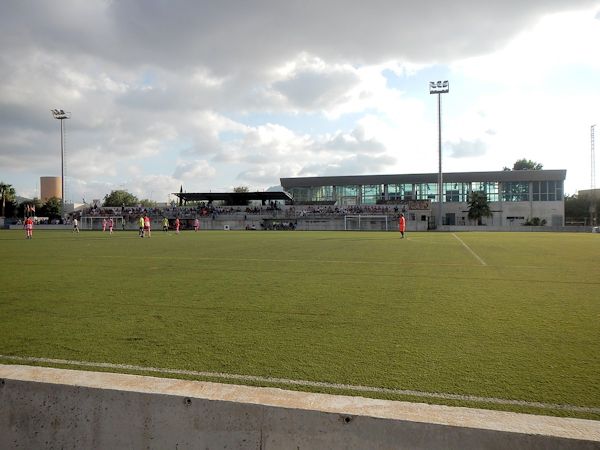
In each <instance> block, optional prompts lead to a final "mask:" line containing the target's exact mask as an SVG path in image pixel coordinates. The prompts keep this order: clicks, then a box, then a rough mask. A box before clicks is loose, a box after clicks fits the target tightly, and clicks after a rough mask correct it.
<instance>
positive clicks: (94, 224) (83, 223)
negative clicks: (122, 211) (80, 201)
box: [79, 216, 124, 230]
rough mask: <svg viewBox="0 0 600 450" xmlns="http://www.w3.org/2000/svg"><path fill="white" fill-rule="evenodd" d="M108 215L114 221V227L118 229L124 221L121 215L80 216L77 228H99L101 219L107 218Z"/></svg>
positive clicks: (100, 227)
mask: <svg viewBox="0 0 600 450" xmlns="http://www.w3.org/2000/svg"><path fill="white" fill-rule="evenodd" d="M110 217H112V219H113V221H114V229H115V230H120V229H121V228H122V227H123V223H124V219H123V216H82V217H81V220H80V221H79V228H80V229H81V230H101V229H102V221H103V220H104V219H106V220H108V219H109V218H110ZM107 229H108V228H107Z"/></svg>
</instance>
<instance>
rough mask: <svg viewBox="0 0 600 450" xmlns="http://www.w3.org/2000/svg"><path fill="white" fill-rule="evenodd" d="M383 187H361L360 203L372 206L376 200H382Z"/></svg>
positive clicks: (379, 185) (378, 185) (372, 185)
mask: <svg viewBox="0 0 600 450" xmlns="http://www.w3.org/2000/svg"><path fill="white" fill-rule="evenodd" d="M382 193H383V185H382V184H366V185H364V186H363V187H362V200H361V203H365V204H367V205H374V204H375V203H377V200H380V199H382V198H383V196H382Z"/></svg>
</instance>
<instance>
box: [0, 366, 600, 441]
mask: <svg viewBox="0 0 600 450" xmlns="http://www.w3.org/2000/svg"><path fill="white" fill-rule="evenodd" d="M0 448H2V449H9V448H10V449H13V448H25V449H30V448H86V449H96V448H97V449H108V448H110V449H121V448H122V449H138V448H157V449H185V448H203V449H204V448H211V449H212V448H228V449H238V448H239V449H246V448H247V449H278V450H279V449H452V448H455V449H506V448H510V449H511V450H517V449H554V448H556V449H599V448H600V422H597V421H593V420H581V419H567V418H557V417H548V416H535V415H527V414H515V413H508V412H499V411H488V410H477V409H469V408H453V407H446V406H437V405H426V404H419V403H407V402H397V401H386V400H376V399H366V398H361V397H346V396H339V395H325V394H311V393H303V392H295V391H285V390H282V389H276V388H255V387H248V386H236V385H228V384H217V383H207V382H197V381H185V380H175V379H166V378H154V377H143V376H136V375H123V374H113V373H99V372H86V371H75V370H63V369H51V368H43V367H29V366H16V365H0Z"/></svg>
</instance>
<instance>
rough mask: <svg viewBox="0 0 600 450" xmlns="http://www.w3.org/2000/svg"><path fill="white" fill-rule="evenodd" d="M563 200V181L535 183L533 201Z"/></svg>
mask: <svg viewBox="0 0 600 450" xmlns="http://www.w3.org/2000/svg"><path fill="white" fill-rule="evenodd" d="M562 199H563V182H562V181H534V182H533V201H534V202H540V201H541V202H546V201H550V202H553V201H557V200H558V201H561V200H562Z"/></svg>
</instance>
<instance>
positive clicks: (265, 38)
mask: <svg viewBox="0 0 600 450" xmlns="http://www.w3.org/2000/svg"><path fill="white" fill-rule="evenodd" d="M599 43H600V0H488V1H473V0H453V1H447V0H419V1H417V0H371V1H368V2H365V1H341V0H319V1H313V0H285V1H281V0H262V1H261V0H258V1H256V0H255V1H241V0H237V1H230V0H218V1H217V0H214V1H203V0H187V1H186V0H169V1H167V0H122V1H119V0H63V1H60V2H56V1H52V2H51V1H44V0H2V2H1V3H0V47H1V52H0V180H2V181H4V182H7V183H10V184H12V185H13V186H14V187H15V188H16V190H17V193H18V194H19V195H23V196H39V177H40V176H58V175H60V125H59V121H57V120H54V119H53V118H52V116H51V114H50V109H52V108H59V109H64V110H65V111H70V112H71V113H72V117H71V119H70V120H68V121H67V123H66V129H67V137H66V160H67V173H66V174H67V190H66V191H67V192H66V198H67V200H71V201H74V202H80V201H81V199H82V198H85V199H86V200H87V201H90V200H91V199H94V198H102V197H104V195H106V194H107V193H109V192H110V191H111V190H113V189H127V190H128V191H130V192H132V193H134V194H135V195H137V196H138V197H139V198H152V199H154V200H157V201H166V200H167V199H168V196H169V193H172V192H177V191H179V187H180V185H183V188H184V190H185V191H188V192H194V191H196V192H197V191H209V190H212V191H226V190H231V189H232V188H233V187H235V186H248V187H249V188H250V189H251V190H263V189H267V188H269V187H272V186H275V185H278V184H279V178H280V177H294V176H318V175H356V174H390V173H425V172H437V167H438V156H437V155H438V153H437V100H436V96H433V95H429V91H428V82H429V81H434V80H449V81H450V93H448V94H445V95H444V96H443V97H442V109H443V131H442V133H443V136H442V139H443V155H444V156H443V167H444V171H445V172H456V171H487V170H502V168H503V167H504V166H510V167H512V164H513V163H514V161H516V160H517V159H520V158H527V159H532V160H535V161H537V162H541V163H542V164H543V165H544V168H546V169H567V181H566V186H565V190H566V192H567V193H569V194H572V193H575V192H576V191H577V190H578V189H587V188H589V187H590V179H591V164H590V159H591V158H590V153H591V152H590V126H591V125H592V124H594V123H598V124H600V89H599V84H598V83H599V80H600V57H599V52H598V45H599ZM596 135H597V141H598V142H600V129H598V130H597V133H596ZM598 147H599V148H598V153H599V155H598V158H597V159H598V160H600V144H599V145H598ZM598 184H599V185H600V182H599V183H598Z"/></svg>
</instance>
